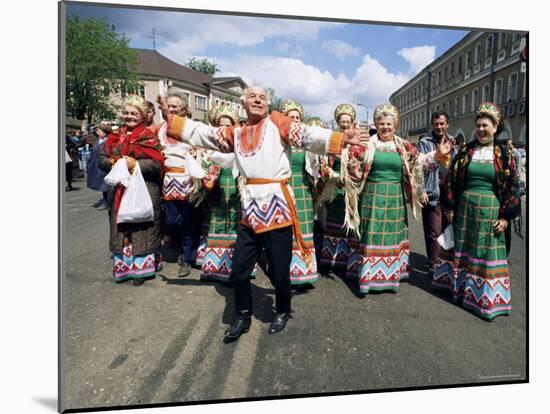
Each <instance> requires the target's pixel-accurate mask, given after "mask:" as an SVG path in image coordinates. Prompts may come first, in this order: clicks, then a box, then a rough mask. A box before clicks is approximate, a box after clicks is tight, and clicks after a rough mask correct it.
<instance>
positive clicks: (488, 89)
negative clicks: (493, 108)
mask: <svg viewBox="0 0 550 414" xmlns="http://www.w3.org/2000/svg"><path fill="white" fill-rule="evenodd" d="M490 93H491V85H489V84H488V83H486V84H485V85H483V92H482V94H481V100H482V101H483V102H486V101H488V100H489V94H490Z"/></svg>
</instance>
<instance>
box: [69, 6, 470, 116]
mask: <svg viewBox="0 0 550 414" xmlns="http://www.w3.org/2000/svg"><path fill="white" fill-rule="evenodd" d="M67 13H69V14H72V13H76V14H78V15H80V16H81V17H83V18H87V17H92V16H94V17H106V18H107V19H108V21H109V22H110V23H112V24H114V25H115V30H117V31H118V32H120V33H124V34H125V35H126V36H127V37H128V38H129V39H130V46H132V47H139V48H147V49H152V48H153V41H152V39H151V37H152V30H153V29H155V33H156V50H157V51H159V52H160V53H162V54H163V55H165V56H166V57H168V58H170V59H172V60H174V61H176V62H178V63H181V64H185V63H186V62H187V60H188V58H189V57H191V56H196V57H207V58H208V59H210V60H213V61H215V62H216V63H217V64H218V67H219V68H220V69H221V72H218V73H217V74H216V76H226V75H238V76H241V77H242V78H243V79H244V80H245V81H246V82H248V83H259V84H262V85H265V86H268V87H272V88H273V89H274V90H275V93H276V94H277V96H279V97H281V98H294V99H297V100H298V101H300V102H301V103H302V104H303V106H304V109H305V111H306V112H307V113H309V114H310V115H317V116H320V117H321V118H322V119H324V120H325V121H329V120H330V119H331V118H332V113H333V111H334V108H335V107H336V105H338V104H339V103H344V102H346V103H352V104H354V105H355V103H356V102H361V103H363V104H365V105H366V106H367V107H368V108H369V114H370V116H372V113H373V112H372V111H373V108H374V107H375V106H376V105H377V104H380V103H384V102H387V101H388V99H389V96H390V95H391V93H393V92H394V91H395V90H396V89H398V88H399V87H400V86H402V85H403V84H404V83H405V82H407V81H408V80H409V79H411V78H412V77H413V76H414V75H416V74H417V73H418V72H419V71H420V70H421V69H422V68H423V67H425V66H426V65H427V64H429V63H430V62H431V61H433V59H434V58H437V57H438V56H440V55H441V54H442V53H444V52H445V51H446V50H447V49H449V48H450V47H451V46H452V45H454V44H455V43H456V42H458V41H459V40H460V39H461V38H462V37H464V36H465V35H466V33H467V32H466V31H463V30H451V29H442V28H418V27H404V26H395V25H382V24H363V23H362V24H358V23H339V22H319V21H311V20H297V19H278V18H263V17H241V16H225V15H212V14H200V13H184V12H168V11H160V10H140V9H129V8H114V7H100V6H91V5H68V6H67ZM356 109H357V110H358V114H359V116H358V120H359V121H364V119H365V117H366V113H365V109H364V108H357V107H356Z"/></svg>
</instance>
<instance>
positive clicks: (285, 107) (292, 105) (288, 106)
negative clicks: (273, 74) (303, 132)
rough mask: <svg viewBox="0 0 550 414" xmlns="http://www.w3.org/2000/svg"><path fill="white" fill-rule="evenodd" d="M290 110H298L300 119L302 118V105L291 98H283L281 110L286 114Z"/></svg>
mask: <svg viewBox="0 0 550 414" xmlns="http://www.w3.org/2000/svg"><path fill="white" fill-rule="evenodd" d="M292 110H296V111H298V112H299V113H300V119H301V120H302V121H303V120H304V108H303V107H302V105H300V104H299V103H298V102H296V101H295V100H293V99H287V100H285V101H284V102H283V103H282V105H281V112H282V113H284V114H285V115H288V113H289V112H290V111H292Z"/></svg>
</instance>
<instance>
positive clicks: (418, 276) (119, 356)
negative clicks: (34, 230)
mask: <svg viewBox="0 0 550 414" xmlns="http://www.w3.org/2000/svg"><path fill="white" fill-rule="evenodd" d="M75 185H76V187H79V190H78V191H73V192H68V193H65V194H66V203H65V232H64V263H65V271H66V274H65V276H64V278H63V289H64V292H63V293H64V319H65V321H64V323H63V325H62V335H63V337H62V340H63V345H64V346H63V348H64V351H65V352H64V357H62V362H63V365H64V376H65V378H64V391H65V392H64V400H65V408H66V409H70V408H90V407H108V406H120V405H127V404H149V403H167V402H187V401H205V400H217V399H232V398H246V397H265V396H279V395H292V394H316V393H324V392H342V391H360V390H366V391H368V390H380V389H392V388H401V387H417V386H441V385H454V384H472V383H489V382H501V381H517V380H525V379H526V378H527V377H526V375H527V363H526V352H527V348H526V341H527V335H526V319H527V318H526V269H525V267H526V249H525V242H524V240H522V239H520V238H518V237H517V236H516V235H515V234H514V235H513V239H512V252H511V254H510V272H511V285H512V305H513V313H512V315H511V316H509V317H498V318H497V319H496V320H495V322H493V323H489V322H486V321H483V320H481V319H480V318H478V317H477V316H475V315H474V314H472V313H470V312H468V311H466V310H464V309H463V308H461V307H459V306H456V305H454V304H453V303H452V300H451V298H450V297H448V296H447V295H444V294H437V293H435V292H432V291H431V289H430V280H429V279H428V277H427V275H426V269H425V256H424V242H423V235H422V227H421V223H419V222H412V223H411V224H410V240H411V245H412V248H413V252H412V254H411V256H412V257H411V259H412V260H411V261H412V265H413V269H414V271H413V274H412V276H411V278H410V281H409V282H404V283H402V285H401V288H400V291H399V292H398V293H396V294H393V293H381V294H368V295H367V296H366V297H365V298H360V297H358V295H357V294H356V291H357V289H356V287H355V286H354V284H353V283H350V282H345V281H344V280H342V279H341V278H339V277H336V276H334V277H323V278H321V279H320V280H319V282H317V283H316V285H315V289H313V290H310V291H307V292H300V293H296V292H295V294H294V296H293V310H294V314H293V315H294V316H293V319H291V320H290V321H289V323H288V325H287V328H286V329H285V330H284V331H282V332H280V333H278V334H276V335H269V334H268V333H267V329H268V327H269V323H270V321H271V319H272V317H273V315H274V310H273V306H274V297H273V293H274V291H273V289H272V287H271V285H270V283H269V281H268V279H267V277H266V276H265V275H264V274H263V273H262V272H261V270H260V271H259V272H258V277H257V279H256V280H255V281H254V282H253V285H254V289H253V295H254V303H255V311H254V318H253V322H252V328H251V330H250V332H249V333H247V334H245V335H243V336H242V337H241V338H240V339H239V340H238V341H237V342H235V343H231V344H224V343H223V342H222V338H223V332H224V330H225V329H226V328H227V326H228V325H229V323H230V322H231V321H232V319H233V295H232V291H231V289H230V288H229V287H226V286H224V285H222V284H217V283H214V282H201V281H200V280H199V271H198V270H193V272H192V274H191V276H189V277H187V278H178V277H177V276H176V272H177V270H178V265H177V264H176V263H174V257H168V260H169V262H168V263H167V264H166V265H165V267H164V269H163V270H162V271H161V272H160V274H158V275H157V277H156V278H155V279H154V280H152V281H148V282H146V283H145V284H144V285H143V286H140V287H134V286H132V284H131V282H125V283H122V284H118V285H115V284H114V282H113V281H112V277H111V271H112V269H111V261H110V255H109V250H108V223H107V212H106V210H103V211H101V210H96V209H95V208H93V207H92V205H93V204H94V203H95V202H96V201H97V200H98V199H99V196H100V193H98V192H94V191H91V190H88V189H86V188H85V184H84V183H83V182H82V181H79V180H77V181H76V182H75ZM524 211H525V209H524ZM524 222H525V221H524Z"/></svg>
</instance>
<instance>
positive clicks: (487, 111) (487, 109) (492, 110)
mask: <svg viewBox="0 0 550 414" xmlns="http://www.w3.org/2000/svg"><path fill="white" fill-rule="evenodd" d="M476 116H488V117H489V118H491V119H492V120H494V121H495V124H497V125H498V123H499V122H500V117H501V115H500V109H499V108H498V106H497V105H496V104H494V103H492V102H483V103H482V104H481V105H480V106H479V108H478V109H477V111H476Z"/></svg>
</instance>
